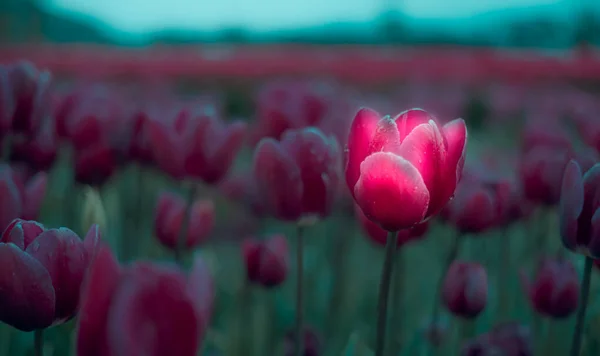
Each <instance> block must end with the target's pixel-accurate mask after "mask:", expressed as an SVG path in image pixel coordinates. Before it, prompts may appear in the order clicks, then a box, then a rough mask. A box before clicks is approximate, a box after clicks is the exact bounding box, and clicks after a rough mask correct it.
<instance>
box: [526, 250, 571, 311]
mask: <svg viewBox="0 0 600 356" xmlns="http://www.w3.org/2000/svg"><path fill="white" fill-rule="evenodd" d="M522 280H523V286H524V288H525V292H526V293H527V296H528V298H529V301H530V303H531V305H532V307H533V308H534V309H535V310H536V311H537V312H538V313H540V314H542V315H546V316H550V317H553V318H566V317H569V316H570V315H571V314H573V312H575V310H577V305H578V301H579V277H578V275H577V271H576V270H575V266H573V264H572V263H571V261H569V260H567V259H564V258H558V259H549V258H546V259H544V260H542V261H541V262H540V265H539V266H538V270H537V273H536V275H535V277H534V279H533V281H532V280H530V279H529V278H527V277H525V275H522Z"/></svg>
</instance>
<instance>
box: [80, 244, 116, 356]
mask: <svg viewBox="0 0 600 356" xmlns="http://www.w3.org/2000/svg"><path fill="white" fill-rule="evenodd" d="M120 279H121V267H120V266H119V263H118V262H117V260H116V258H115V256H114V255H113V253H112V252H111V250H110V249H109V248H108V247H106V246H100V248H99V249H98V252H97V254H96V255H95V256H94V258H93V260H92V261H91V264H90V266H89V268H88V272H87V274H86V277H85V280H84V282H83V283H82V286H81V306H80V311H79V317H78V318H77V346H76V349H77V355H86V356H109V355H110V354H109V353H108V351H107V334H106V332H107V321H108V312H109V310H110V305H111V302H112V300H113V295H114V293H115V291H116V289H117V286H118V285H119V281H120Z"/></svg>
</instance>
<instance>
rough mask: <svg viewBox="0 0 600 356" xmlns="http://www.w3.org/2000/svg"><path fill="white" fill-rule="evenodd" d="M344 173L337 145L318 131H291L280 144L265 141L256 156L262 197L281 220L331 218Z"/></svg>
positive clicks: (273, 141)
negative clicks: (342, 172)
mask: <svg viewBox="0 0 600 356" xmlns="http://www.w3.org/2000/svg"><path fill="white" fill-rule="evenodd" d="M340 173H341V156H340V151H339V146H338V144H337V141H336V140H335V139H334V138H333V137H329V138H328V137H326V136H325V135H324V134H323V133H322V132H321V131H320V130H319V129H316V128H314V127H309V128H305V129H301V130H289V131H287V132H286V133H284V134H283V137H282V139H281V141H279V142H278V141H276V140H275V139H272V138H264V139H262V140H261V141H260V142H259V144H258V146H257V147H256V150H255V152H254V179H255V182H256V186H257V192H258V196H259V197H260V199H261V200H262V201H264V202H265V206H266V209H267V210H268V211H269V212H270V213H271V214H272V215H273V216H274V217H276V218H278V219H281V220H287V221H303V222H307V223H309V222H314V221H315V220H317V219H321V218H324V217H327V216H328V215H329V214H330V213H331V209H332V207H333V204H334V202H335V199H336V196H337V190H338V187H339V184H338V182H339V180H340Z"/></svg>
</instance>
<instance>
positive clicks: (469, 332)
mask: <svg viewBox="0 0 600 356" xmlns="http://www.w3.org/2000/svg"><path fill="white" fill-rule="evenodd" d="M474 335H475V320H474V319H463V320H461V321H460V339H459V342H458V347H459V350H460V348H461V347H462V345H463V343H465V342H466V341H468V340H469V339H471V338H472V337H473V336H474Z"/></svg>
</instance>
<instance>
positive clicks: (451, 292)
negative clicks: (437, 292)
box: [442, 261, 488, 319]
mask: <svg viewBox="0 0 600 356" xmlns="http://www.w3.org/2000/svg"><path fill="white" fill-rule="evenodd" d="M487 296H488V278H487V273H486V271H485V269H484V268H483V266H481V265H479V264H476V263H467V262H458V261H456V262H453V263H452V264H451V265H450V268H448V271H446V276H445V277H444V283H443V286H442V300H443V301H444V304H445V305H446V307H447V308H448V310H450V311H451V312H452V313H453V314H454V315H457V316H460V317H463V318H467V319H471V318H475V317H476V316H477V315H479V313H481V311H482V310H483V309H484V308H485V305H486V303H487Z"/></svg>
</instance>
